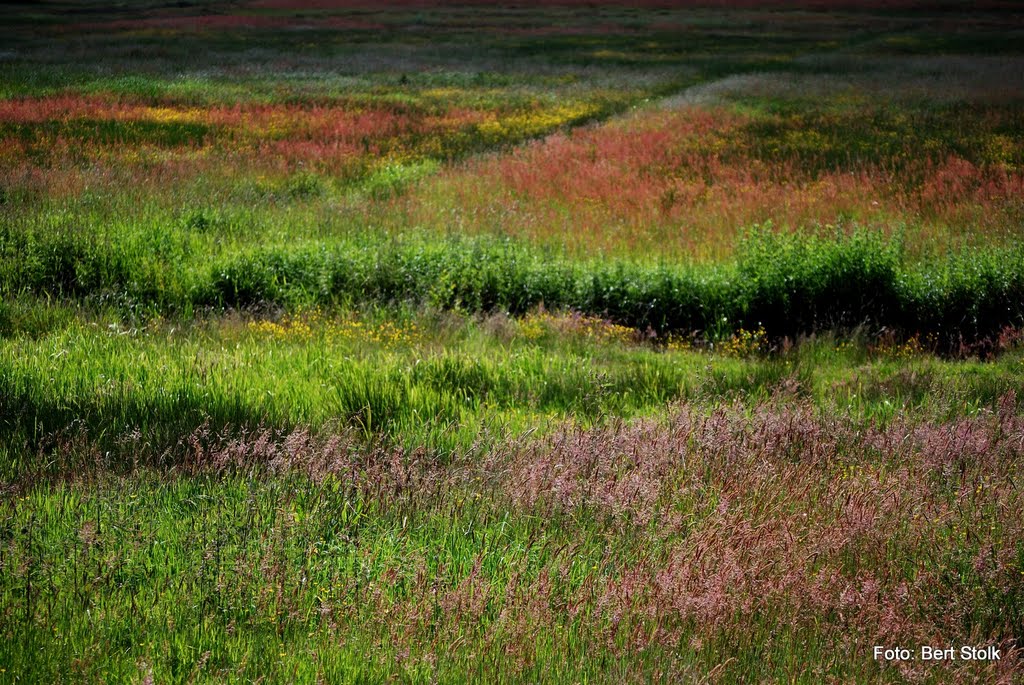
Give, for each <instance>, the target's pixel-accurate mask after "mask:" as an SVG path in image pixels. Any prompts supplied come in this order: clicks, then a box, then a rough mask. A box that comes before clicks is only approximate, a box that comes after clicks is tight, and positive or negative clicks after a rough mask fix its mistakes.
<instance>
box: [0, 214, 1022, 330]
mask: <svg viewBox="0 0 1024 685" xmlns="http://www.w3.org/2000/svg"><path fill="white" fill-rule="evenodd" d="M146 240H147V239H146V237H145V236H134V239H133V238H129V239H127V240H116V241H115V240H114V239H111V240H109V241H97V240H95V239H94V238H92V237H90V236H87V235H84V234H82V233H78V232H74V231H70V230H49V231H39V232H35V231H19V230H17V229H12V228H6V229H4V230H3V231H2V232H0V254H2V255H3V256H4V258H5V259H4V264H3V267H2V268H0V288H2V291H3V292H4V293H6V294H7V297H12V296H17V295H29V294H30V295H36V296H50V297H58V298H64V299H68V298H70V299H72V300H75V301H80V302H93V303H102V302H114V303H115V304H117V303H120V306H122V307H132V308H137V309H141V310H143V311H144V310H147V309H148V310H150V311H152V312H154V313H164V314H179V313H182V312H189V311H194V310H195V309H196V308H213V309H214V310H223V309H225V308H252V307H266V306H277V307H285V308H292V309H294V308H296V307H299V306H302V305H312V304H324V305H332V306H336V305H344V306H349V307H361V306H367V305H373V304H388V303H391V304H394V303H412V304H419V305H424V304H425V305H432V306H435V307H438V308H443V309H454V310H459V311H466V312H475V313H489V312H495V311H503V312H507V313H510V314H516V315H518V314H523V313H525V312H527V311H529V310H530V309H532V308H535V307H537V306H538V305H541V304H543V305H545V306H547V307H549V308H554V309H562V308H571V309H575V310H578V311H580V312H582V313H585V314H592V315H596V316H601V317H605V318H608V319H611V320H612V321H614V322H616V323H619V324H622V325H625V326H629V327H631V328H637V329H640V330H647V329H650V330H651V331H652V332H654V333H657V334H667V333H671V332H697V333H700V334H702V335H703V336H705V337H707V338H709V339H716V338H719V337H722V336H727V335H728V334H730V333H733V332H735V331H736V330H738V329H739V328H745V329H749V330H754V329H756V328H758V327H763V328H764V329H765V330H766V331H767V333H768V335H769V336H771V337H774V338H779V339H781V338H782V337H785V336H789V337H791V338H792V337H796V336H798V335H807V334H811V333H814V332H816V331H825V330H830V329H835V328H839V329H843V328H845V329H852V328H854V327H857V326H863V327H867V329H869V330H873V331H879V330H882V329H885V330H889V331H895V332H897V333H898V334H900V335H903V336H906V337H911V336H915V335H916V336H920V337H922V338H924V337H929V338H934V339H935V340H936V341H937V344H938V345H940V346H941V347H943V348H946V349H949V348H951V347H953V346H955V345H959V344H960V343H964V344H973V343H978V342H980V341H984V340H986V339H994V338H995V337H996V336H997V335H998V334H999V333H1000V332H1001V331H1002V330H1003V329H1004V328H1007V327H1016V326H1020V325H1022V324H1024V304H1022V303H1024V252H1022V251H1021V250H1020V249H1019V248H989V249H965V250H963V251H960V252H957V253H953V254H950V255H949V256H948V257H945V258H942V259H933V260H928V261H925V262H914V261H910V260H907V259H905V258H904V257H903V255H902V246H901V244H900V243H899V241H898V240H896V239H891V238H888V237H886V236H884V235H882V234H879V233H870V232H855V233H854V234H852V235H850V236H848V237H843V236H840V237H836V238H832V239H823V238H816V237H803V236H786V235H776V234H773V233H771V232H769V231H754V232H752V233H751V234H750V235H748V237H747V238H745V239H744V241H743V242H742V243H741V245H740V247H739V248H738V255H737V258H736V260H735V261H733V262H731V263H724V264H716V265H704V264H698V265H689V266H686V265H672V264H661V265H651V264H641V263H637V262H634V261H631V260H623V259H620V260H604V261H578V260H572V259H568V258H566V257H563V256H560V255H558V254H552V253H550V252H543V251H539V250H537V249H533V248H530V247H528V246H525V245H522V244H519V243H516V242H511V241H507V240H496V239H490V238H472V239H470V238H456V237H451V238H434V237H430V236H427V235H420V236H417V235H415V234H410V235H406V236H402V237H392V238H386V239H382V236H380V235H375V234H372V233H368V234H363V235H355V236H350V237H348V238H344V239H335V240H331V241H323V242H319V243H316V242H308V243H306V244H299V245H294V246H270V245H268V246H260V247H256V248H253V249H249V250H236V251H231V252H229V253H227V254H223V255H219V256H215V257H213V258H205V259H202V261H200V253H191V250H192V249H194V248H190V247H187V245H188V243H187V242H184V240H186V238H179V239H178V242H179V245H180V246H179V247H177V248H175V246H174V243H175V242H176V241H175V239H174V238H171V241H170V245H169V247H170V249H168V250H166V251H165V252H164V254H163V255H159V256H155V258H154V255H153V254H151V253H149V252H148V245H147V244H146Z"/></svg>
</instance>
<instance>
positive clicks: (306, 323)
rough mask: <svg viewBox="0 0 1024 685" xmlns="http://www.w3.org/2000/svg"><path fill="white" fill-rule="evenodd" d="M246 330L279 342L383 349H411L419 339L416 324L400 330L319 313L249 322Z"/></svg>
mask: <svg viewBox="0 0 1024 685" xmlns="http://www.w3.org/2000/svg"><path fill="white" fill-rule="evenodd" d="M248 328H249V330H250V331H252V332H253V333H256V334H257V335H264V336H268V337H273V338H277V339H280V340H294V341H302V340H312V339H322V340H325V341H328V342H351V343H370V344H374V345H380V346H382V347H398V346H403V345H411V344H413V343H415V342H417V341H418V340H419V339H420V332H419V330H418V329H417V327H416V324H415V323H410V324H409V325H408V326H399V325H396V324H395V323H394V322H391V321H383V322H381V323H377V324H368V323H365V322H363V321H359V320H356V319H329V318H326V317H324V315H323V313H322V312H320V311H319V310H314V311H312V312H308V313H305V314H300V315H295V316H293V315H287V316H284V317H282V318H281V319H280V320H279V321H268V320H261V321H250V322H249V324H248Z"/></svg>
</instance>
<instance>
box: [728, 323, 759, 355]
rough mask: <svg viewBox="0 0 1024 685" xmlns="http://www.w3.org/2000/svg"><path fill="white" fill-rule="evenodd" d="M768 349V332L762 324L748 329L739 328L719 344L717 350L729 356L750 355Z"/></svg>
mask: <svg viewBox="0 0 1024 685" xmlns="http://www.w3.org/2000/svg"><path fill="white" fill-rule="evenodd" d="M767 349H768V333H767V332H766V331H765V330H764V326H759V327H758V328H757V330H753V331H748V330H747V329H745V328H741V329H739V330H738V331H736V332H735V333H733V334H732V337H730V338H729V339H728V340H726V341H725V342H723V343H722V344H721V347H719V350H720V351H721V353H722V354H725V355H728V356H730V357H751V356H753V355H755V354H758V353H759V352H764V351H765V350H767Z"/></svg>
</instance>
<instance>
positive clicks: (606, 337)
mask: <svg viewBox="0 0 1024 685" xmlns="http://www.w3.org/2000/svg"><path fill="white" fill-rule="evenodd" d="M549 333H552V334H561V335H571V336H578V337H581V338H587V339H590V340H596V341H598V342H605V343H629V342H636V341H637V340H638V339H639V335H638V333H637V331H636V330H635V329H632V328H629V327H628V326H620V325H618V324H615V323H612V322H611V321H606V320H604V319H601V318H598V317H596V316H583V315H580V314H562V315H558V316H556V315H554V314H550V313H548V312H545V311H540V312H532V313H530V314H527V315H526V316H525V317H523V318H522V319H520V321H519V334H520V335H521V336H522V337H524V338H526V339H527V340H537V339H538V338H541V337H542V336H544V335H545V334H549Z"/></svg>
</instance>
